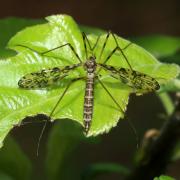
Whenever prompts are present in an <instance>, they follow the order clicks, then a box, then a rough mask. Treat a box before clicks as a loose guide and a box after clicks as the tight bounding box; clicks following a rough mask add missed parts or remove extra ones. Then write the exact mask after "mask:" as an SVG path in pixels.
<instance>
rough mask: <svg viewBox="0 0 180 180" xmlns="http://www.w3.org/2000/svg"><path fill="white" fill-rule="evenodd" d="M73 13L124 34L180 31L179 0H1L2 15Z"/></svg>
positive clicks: (80, 19)
mask: <svg viewBox="0 0 180 180" xmlns="http://www.w3.org/2000/svg"><path fill="white" fill-rule="evenodd" d="M62 13H65V14H69V15H71V16H73V17H74V18H75V20H76V21H77V22H78V23H79V24H84V25H89V26H97V27H100V28H104V29H107V30H109V29H110V30H112V31H114V32H116V33H119V34H121V35H122V36H133V35H143V34H149V33H161V34H169V35H180V1H179V0H124V1H122V0H109V1H107V0H106V1H105V0H104V1H103V0H95V1H93V0H91V1H88V0H76V1H75V0H31V1H30V0H1V3H0V17H1V18H3V17H7V16H18V17H26V18H27V17H28V18H42V17H45V16H48V15H51V14H62Z"/></svg>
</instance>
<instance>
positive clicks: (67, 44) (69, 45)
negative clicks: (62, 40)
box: [16, 43, 82, 63]
mask: <svg viewBox="0 0 180 180" xmlns="http://www.w3.org/2000/svg"><path fill="white" fill-rule="evenodd" d="M16 46H20V47H24V48H27V49H29V50H31V51H34V52H36V53H38V54H40V55H45V54H47V53H49V52H52V51H54V50H57V49H60V48H62V47H64V46H68V47H70V49H71V50H72V52H73V53H74V55H75V56H76V57H77V59H78V61H79V62H80V63H82V60H81V59H80V57H79V55H78V54H77V53H76V51H75V49H74V48H73V46H72V45H71V44H70V43H66V44H63V45H61V46H58V47H55V48H53V49H50V50H48V51H44V52H39V51H37V50H35V49H33V48H30V47H28V46H25V45H20V44H17V45H16Z"/></svg>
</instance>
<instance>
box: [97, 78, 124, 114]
mask: <svg viewBox="0 0 180 180" xmlns="http://www.w3.org/2000/svg"><path fill="white" fill-rule="evenodd" d="M97 79H98V81H99V83H100V84H101V86H102V87H103V88H104V90H105V91H106V92H107V93H108V95H109V96H110V97H111V99H112V100H113V102H114V103H115V104H116V105H117V106H118V108H119V110H120V111H121V112H122V113H123V114H124V111H123V109H122V108H121V106H120V105H119V103H118V102H117V101H116V99H115V98H114V97H113V96H112V95H111V93H110V92H109V91H108V89H107V88H106V86H105V85H104V84H103V82H102V81H101V80H100V79H99V77H97Z"/></svg>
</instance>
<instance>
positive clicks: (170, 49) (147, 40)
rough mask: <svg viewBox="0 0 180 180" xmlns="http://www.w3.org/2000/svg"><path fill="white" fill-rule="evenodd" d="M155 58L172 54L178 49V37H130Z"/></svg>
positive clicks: (179, 43) (179, 42)
mask: <svg viewBox="0 0 180 180" xmlns="http://www.w3.org/2000/svg"><path fill="white" fill-rule="evenodd" d="M131 40H133V41H134V42H136V43H137V44H139V45H140V46H143V47H144V48H145V49H147V50H148V51H149V52H151V53H152V54H153V55H154V56H155V57H157V58H163V57H167V56H171V55H174V54H175V53H176V52H177V51H178V50H179V49H180V37H171V36H164V35H151V36H141V37H134V38H131Z"/></svg>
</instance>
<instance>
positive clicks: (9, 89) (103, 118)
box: [0, 15, 180, 143]
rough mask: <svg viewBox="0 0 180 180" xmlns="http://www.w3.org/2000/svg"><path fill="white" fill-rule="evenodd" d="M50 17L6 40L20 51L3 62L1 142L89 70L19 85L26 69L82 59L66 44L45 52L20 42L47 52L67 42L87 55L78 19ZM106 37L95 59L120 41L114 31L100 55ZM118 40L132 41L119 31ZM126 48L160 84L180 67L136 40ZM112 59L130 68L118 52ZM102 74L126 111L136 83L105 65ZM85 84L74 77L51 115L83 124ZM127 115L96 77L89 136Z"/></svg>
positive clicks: (133, 61)
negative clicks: (45, 83) (37, 85)
mask: <svg viewBox="0 0 180 180" xmlns="http://www.w3.org/2000/svg"><path fill="white" fill-rule="evenodd" d="M46 19H47V20H48V23H46V24H41V25H36V26H32V27H29V28H26V29H24V30H22V31H21V32H18V33H17V34H16V35H15V36H14V37H13V38H12V39H11V40H10V42H9V44H8V46H9V47H10V48H11V49H15V50H16V51H18V52H19V53H18V55H16V56H14V57H12V58H9V59H7V60H6V61H1V62H0V66H1V71H0V78H1V79H0V87H1V89H0V106H1V109H0V119H1V120H0V143H2V142H3V139H4V138H5V136H6V135H7V133H8V132H9V131H10V130H11V129H12V128H13V126H14V125H15V124H18V123H20V122H21V120H22V119H23V118H24V117H26V116H31V115H35V114H38V113H42V114H46V115H50V114H51V112H52V109H53V107H54V106H55V104H56V102H57V100H58V99H59V98H60V95H61V94H62V93H63V92H64V89H65V87H66V86H67V83H68V82H69V81H70V80H71V79H72V78H75V77H79V76H83V77H84V76H86V73H85V71H84V69H83V68H82V67H81V68H79V69H77V70H76V71H74V72H72V73H71V74H70V75H69V76H68V77H66V78H65V79H64V80H63V81H61V82H59V84H57V85H56V86H54V87H49V88H46V89H37V90H27V89H20V88H19V87H18V81H19V79H20V78H21V77H22V76H24V75H25V74H28V73H31V72H35V71H39V70H42V69H43V68H52V67H56V66H65V65H70V64H71V65H72V64H75V63H79V61H78V60H77V58H76V57H75V55H74V54H73V52H72V51H71V50H70V48H68V47H64V48H61V49H58V50H56V51H52V52H50V53H48V55H47V56H42V55H40V54H38V53H36V52H33V51H31V50H29V49H27V48H23V47H17V46H16V45H17V44H21V45H25V46H28V47H30V48H32V49H35V50H36V51H40V52H43V51H46V50H50V49H52V48H55V47H58V46H59V45H62V44H65V43H66V42H69V43H71V45H72V46H73V47H74V49H75V51H76V52H77V53H78V55H79V56H80V58H81V59H82V61H85V59H86V58H85V51H84V45H83V40H82V36H81V32H80V30H79V27H78V25H77V24H76V23H75V22H74V20H73V19H72V18H71V17H70V16H65V15H64V16H63V15H58V16H50V17H47V18H46ZM105 37H106V34H105V35H103V36H102V37H101V38H100V41H99V43H98V46H97V48H96V50H95V55H96V57H97V62H103V61H104V59H105V58H106V57H107V56H108V55H109V54H110V53H111V52H112V50H113V49H114V48H115V46H116V44H115V42H114V39H113V38H112V37H110V38H109V40H108V43H107V45H106V48H105V51H104V53H103V56H102V58H101V59H99V58H98V57H99V54H100V52H101V48H102V45H103V42H104V40H105ZM88 38H89V40H90V42H91V43H92V44H93V43H95V41H96V39H97V36H95V35H93V34H91V35H89V36H88ZM117 40H118V43H119V44H120V45H121V47H122V48H123V47H125V46H126V45H127V44H129V41H127V40H125V39H123V38H120V37H118V39H117ZM124 53H125V54H126V56H127V58H128V60H129V62H130V64H131V66H132V67H133V69H134V70H136V71H139V72H142V73H145V74H148V75H149V76H152V77H154V78H156V79H157V80H158V82H159V83H160V84H163V83H164V84H165V83H167V82H169V81H170V80H172V79H174V78H175V77H176V76H178V74H179V72H180V68H179V67H178V66H177V65H175V64H162V63H160V62H158V61H157V60H156V59H155V58H154V57H153V56H152V55H151V54H149V53H148V52H147V51H145V50H144V49H143V48H141V47H139V46H137V45H136V44H131V45H130V46H129V47H128V48H126V49H125V50H124ZM108 64H110V65H113V66H117V67H125V68H129V66H128V64H127V62H126V61H125V60H124V59H123V57H122V55H121V54H120V53H116V54H115V55H113V57H112V58H111V60H109V62H108ZM101 74H102V76H101V80H102V82H103V83H104V84H105V86H106V87H107V88H108V90H109V91H110V93H111V94H112V96H113V97H114V98H115V99H116V101H117V102H118V103H119V104H120V106H121V108H122V109H124V111H125V110H126V106H127V104H128V98H129V94H130V93H131V92H132V91H133V89H132V88H130V87H129V86H127V85H126V84H123V83H121V82H120V81H119V80H116V79H114V78H112V77H110V76H109V75H108V74H107V72H105V71H102V72H101ZM84 89H85V81H84V80H80V81H77V82H75V83H73V84H72V85H71V87H70V88H69V90H68V92H67V94H66V95H65V97H64V98H63V99H62V101H61V103H60V105H59V106H58V107H57V109H56V111H55V113H54V114H53V115H52V119H62V118H68V119H72V120H75V121H77V122H79V123H80V124H82V125H83V101H84ZM123 117H124V113H122V112H121V111H120V110H119V109H118V107H117V106H116V104H115V103H114V102H113V101H112V99H111V98H110V96H109V95H108V94H107V92H106V91H105V90H104V89H103V88H102V86H101V85H100V84H99V83H96V84H95V95H94V111H93V119H92V125H91V129H90V131H89V134H88V136H91V135H98V134H102V133H104V132H108V131H109V130H110V129H111V128H112V127H114V126H116V125H117V122H118V121H119V119H123Z"/></svg>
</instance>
